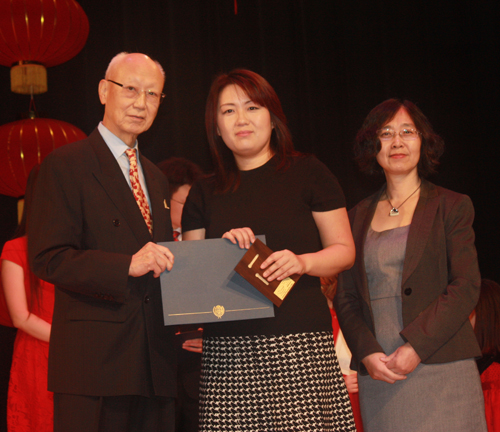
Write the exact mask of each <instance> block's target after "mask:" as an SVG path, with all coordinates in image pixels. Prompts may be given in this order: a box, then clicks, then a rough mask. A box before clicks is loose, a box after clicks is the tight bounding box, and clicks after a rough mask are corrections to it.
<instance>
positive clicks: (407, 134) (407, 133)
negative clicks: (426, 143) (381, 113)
mask: <svg viewBox="0 0 500 432" xmlns="http://www.w3.org/2000/svg"><path fill="white" fill-rule="evenodd" d="M396 134H398V135H399V136H400V137H401V139H402V140H405V141H411V140H415V139H417V138H418V136H419V135H422V134H421V133H420V132H419V131H418V130H416V129H413V128H404V129H401V130H400V131H399V132H396V131H395V130H394V129H392V128H389V127H387V128H382V129H380V130H378V131H377V136H378V138H379V139H380V140H381V141H389V140H392V139H393V138H394V137H395V136H396Z"/></svg>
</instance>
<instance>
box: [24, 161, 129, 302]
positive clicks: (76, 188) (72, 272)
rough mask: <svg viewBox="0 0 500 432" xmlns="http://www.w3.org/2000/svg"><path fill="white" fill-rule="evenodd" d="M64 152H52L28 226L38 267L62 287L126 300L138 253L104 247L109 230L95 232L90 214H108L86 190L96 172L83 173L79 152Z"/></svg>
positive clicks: (36, 269)
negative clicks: (78, 164) (78, 163)
mask: <svg viewBox="0 0 500 432" xmlns="http://www.w3.org/2000/svg"><path fill="white" fill-rule="evenodd" d="M60 155H61V153H60V152H55V153H52V154H50V155H49V156H48V157H47V158H46V159H45V160H44V162H43V163H42V165H41V168H40V173H39V175H38V180H37V185H36V190H35V194H34V197H33V202H32V207H31V213H30V219H29V227H28V230H29V236H28V238H29V242H28V243H29V246H28V252H29V260H30V265H31V267H32V270H33V272H34V273H35V274H36V275H37V276H38V277H39V278H41V279H43V280H46V281H48V282H51V283H53V284H54V285H56V286H57V287H58V288H64V289H67V290H70V291H75V292H79V293H82V294H85V295H88V296H92V297H99V298H101V299H104V300H113V301H116V302H123V301H124V300H125V298H126V297H127V295H128V290H129V288H128V287H127V280H128V269H129V266H130V262H131V259H132V257H131V255H128V254H122V253H115V252H112V251H106V250H105V248H104V249H103V248H101V247H99V246H100V236H101V235H102V236H105V235H106V232H105V230H104V229H103V230H102V232H101V233H99V232H95V231H93V232H90V231H91V230H89V229H88V226H87V220H86V216H87V215H88V214H89V212H91V211H93V212H94V213H96V214H97V215H98V217H100V218H101V219H105V213H104V212H105V209H100V208H96V207H99V206H98V205H96V203H95V202H94V203H92V202H89V201H90V200H89V199H88V190H87V192H86V193H84V188H90V187H91V186H90V185H89V183H90V182H91V181H92V179H91V178H90V176H89V177H88V178H87V177H85V178H82V177H81V176H80V175H79V171H76V172H75V170H76V168H75V166H74V164H73V162H72V161H73V159H75V158H67V157H66V158H65V157H61V156H60ZM81 163H82V164H83V163H84V161H82V162H81ZM72 165H73V166H72ZM100 211H102V213H100V214H99V212H100ZM103 293H104V294H103Z"/></svg>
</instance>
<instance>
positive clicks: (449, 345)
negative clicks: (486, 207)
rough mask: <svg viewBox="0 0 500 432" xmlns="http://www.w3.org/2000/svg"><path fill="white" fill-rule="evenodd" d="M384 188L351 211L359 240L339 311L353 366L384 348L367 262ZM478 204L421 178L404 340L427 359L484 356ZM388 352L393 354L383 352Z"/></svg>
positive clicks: (407, 264)
mask: <svg viewBox="0 0 500 432" xmlns="http://www.w3.org/2000/svg"><path fill="white" fill-rule="evenodd" d="M384 190H385V186H384V187H383V188H382V189H381V190H380V191H379V192H378V193H376V194H374V195H372V196H371V197H369V198H367V199H365V200H363V201H361V202H360V203H359V204H358V205H357V206H356V207H354V208H353V209H352V210H351V211H350V212H349V219H350V222H351V227H352V231H353V236H354V241H355V244H356V261H355V263H354V266H353V267H352V268H351V269H350V270H348V271H346V272H344V273H342V274H341V276H340V278H339V286H338V291H337V296H336V299H335V310H336V311H337V316H338V318H339V322H340V326H341V328H342V331H343V333H344V336H345V339H346V341H347V344H348V345H349V348H350V349H351V352H352V354H353V358H352V365H351V367H352V368H353V369H354V370H357V371H359V372H361V373H363V374H366V373H367V372H366V368H365V367H364V365H363V364H362V363H361V360H362V359H363V358H364V357H366V356H367V355H369V354H372V353H375V352H383V349H382V347H381V346H380V345H379V344H378V342H377V340H376V339H375V336H374V335H375V328H374V321H373V315H372V309H371V303H370V294H369V291H368V282H367V277H366V272H365V266H364V253H363V250H364V243H365V239H366V235H367V232H368V228H369V227H370V224H371V221H372V218H373V215H374V213H375V209H376V207H377V203H378V201H379V199H380V196H381V195H382V194H383V192H384ZM473 219H474V209H473V206H472V202H471V200H470V198H469V197H467V196H465V195H461V194H458V193H455V192H452V191H449V190H447V189H443V188H441V187H437V186H435V185H433V184H432V183H430V182H428V181H425V180H424V181H422V188H421V192H420V198H419V201H418V204H417V207H416V209H415V213H414V215H413V219H412V223H411V226H410V231H409V234H408V240H407V244H406V255H405V260H404V265H403V278H402V282H401V295H402V302H403V326H404V328H403V330H402V331H401V333H400V335H401V338H402V343H403V342H409V343H410V344H411V345H412V347H413V348H414V349H415V350H416V352H417V353H418V355H419V356H420V358H421V359H422V362H423V363H427V364H429V363H444V362H450V361H455V360H460V359H465V358H471V357H476V356H480V355H481V351H480V349H479V346H478V344H477V341H476V337H475V335H474V331H473V329H472V326H471V325H470V323H469V319H468V318H469V315H470V313H471V312H472V310H473V309H474V307H475V305H476V303H477V300H478V298H479V289H480V282H481V280H480V274H479V268H478V263H477V254H476V249H475V246H474V231H473V229H472V221H473ZM386 354H391V353H386Z"/></svg>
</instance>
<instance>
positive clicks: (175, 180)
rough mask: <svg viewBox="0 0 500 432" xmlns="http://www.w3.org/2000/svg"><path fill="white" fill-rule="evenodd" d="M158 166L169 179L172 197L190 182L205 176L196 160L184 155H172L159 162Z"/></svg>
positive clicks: (191, 183)
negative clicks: (193, 160)
mask: <svg viewBox="0 0 500 432" xmlns="http://www.w3.org/2000/svg"><path fill="white" fill-rule="evenodd" d="M158 168H160V170H161V171H162V172H163V174H165V176H166V177H167V179H168V183H169V189H170V198H172V195H173V194H174V193H175V192H177V190H178V189H179V188H180V187H181V186H183V185H185V184H188V185H189V186H192V185H193V183H194V182H195V181H197V180H199V179H201V178H202V177H203V171H202V170H201V168H200V167H199V166H198V165H196V164H195V163H194V162H191V161H190V160H189V159H186V158H182V157H175V156H172V157H170V158H168V159H165V160H164V161H162V162H160V163H159V164H158Z"/></svg>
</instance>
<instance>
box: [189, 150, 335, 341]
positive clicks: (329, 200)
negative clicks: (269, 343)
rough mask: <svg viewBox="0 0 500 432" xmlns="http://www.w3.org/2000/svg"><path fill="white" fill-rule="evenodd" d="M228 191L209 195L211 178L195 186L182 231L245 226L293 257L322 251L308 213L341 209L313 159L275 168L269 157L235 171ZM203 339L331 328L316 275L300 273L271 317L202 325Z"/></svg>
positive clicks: (326, 174)
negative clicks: (232, 187) (233, 183)
mask: <svg viewBox="0 0 500 432" xmlns="http://www.w3.org/2000/svg"><path fill="white" fill-rule="evenodd" d="M240 175H241V183H240V185H239V187H238V189H237V190H236V191H234V192H227V193H225V194H218V193H215V192H214V189H215V188H214V181H213V177H209V178H206V179H203V180H202V181H200V182H198V183H195V184H194V185H193V187H192V188H191V191H190V193H189V196H188V199H187V200H186V204H185V205H184V211H183V215H182V228H183V231H184V232H186V231H191V230H195V229H200V228H205V230H206V235H205V237H206V238H220V237H222V235H223V234H224V233H225V232H226V231H229V230H231V229H232V228H242V227H249V228H251V229H252V231H253V232H254V234H256V235H258V234H264V235H265V236H266V243H267V245H268V246H269V247H270V248H271V249H272V250H274V251H279V250H283V249H288V250H290V251H292V252H294V253H295V254H304V253H311V252H317V251H319V250H321V249H322V245H321V239H320V235H319V231H318V229H317V227H316V224H315V221H314V218H313V216H312V212H325V211H330V210H336V209H338V208H342V207H345V198H344V194H343V192H342V189H341V187H340V185H339V183H338V181H337V179H336V177H335V176H334V175H333V174H332V173H331V172H330V171H329V170H328V168H327V167H326V166H325V165H324V164H323V163H321V162H320V161H318V160H317V159H316V158H315V157H314V156H300V157H294V158H291V159H290V165H289V167H288V169H286V170H277V168H276V160H275V158H272V159H270V160H269V161H268V162H267V163H266V164H264V165H262V166H260V167H258V168H256V169H253V170H250V171H241V172H240ZM204 329H205V336H206V337H209V336H246V335H284V334H291V333H303V332H314V331H324V330H331V329H332V324H331V316H330V312H329V309H328V306H327V304H326V299H325V297H324V296H323V295H322V293H321V289H320V282H319V279H318V278H316V277H312V276H308V275H303V276H302V277H301V278H300V280H299V282H298V283H297V284H296V285H295V286H294V287H293V289H292V291H291V292H290V294H289V295H288V296H287V298H286V299H285V301H284V302H283V304H282V305H281V306H280V307H279V308H277V307H275V317H274V318H264V319H256V320H245V321H230V322H223V323H216V324H209V325H205V326H204Z"/></svg>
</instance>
